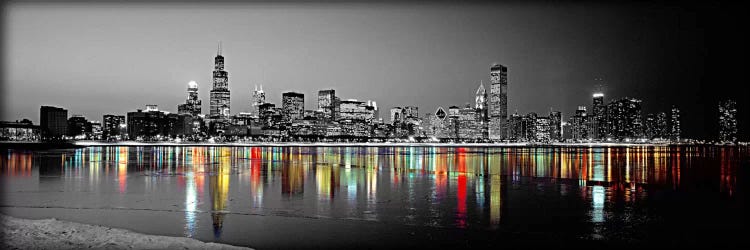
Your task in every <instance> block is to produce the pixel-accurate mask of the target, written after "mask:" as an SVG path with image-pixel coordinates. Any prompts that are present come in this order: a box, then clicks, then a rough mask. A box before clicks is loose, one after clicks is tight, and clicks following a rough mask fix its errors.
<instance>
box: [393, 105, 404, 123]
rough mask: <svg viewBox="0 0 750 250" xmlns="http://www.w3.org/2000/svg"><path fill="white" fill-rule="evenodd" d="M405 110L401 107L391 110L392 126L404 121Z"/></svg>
mask: <svg viewBox="0 0 750 250" xmlns="http://www.w3.org/2000/svg"><path fill="white" fill-rule="evenodd" d="M403 115H404V109H402V108H401V107H393V108H391V124H396V123H400V122H402V121H403Z"/></svg>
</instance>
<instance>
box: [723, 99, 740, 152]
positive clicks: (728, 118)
mask: <svg viewBox="0 0 750 250" xmlns="http://www.w3.org/2000/svg"><path fill="white" fill-rule="evenodd" d="M736 105H737V103H736V102H735V101H734V100H726V101H722V102H719V140H720V141H722V142H736V141H737V107H736Z"/></svg>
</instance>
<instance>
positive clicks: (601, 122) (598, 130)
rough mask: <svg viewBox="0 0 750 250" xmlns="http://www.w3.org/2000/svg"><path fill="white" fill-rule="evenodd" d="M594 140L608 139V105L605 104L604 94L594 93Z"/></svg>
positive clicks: (592, 115) (592, 127)
mask: <svg viewBox="0 0 750 250" xmlns="http://www.w3.org/2000/svg"><path fill="white" fill-rule="evenodd" d="M592 109H593V110H592V114H591V117H592V119H591V120H592V126H591V129H592V131H593V136H592V138H594V139H604V138H605V137H607V133H608V131H607V127H608V125H607V105H605V104H604V94H603V93H594V95H593V105H592Z"/></svg>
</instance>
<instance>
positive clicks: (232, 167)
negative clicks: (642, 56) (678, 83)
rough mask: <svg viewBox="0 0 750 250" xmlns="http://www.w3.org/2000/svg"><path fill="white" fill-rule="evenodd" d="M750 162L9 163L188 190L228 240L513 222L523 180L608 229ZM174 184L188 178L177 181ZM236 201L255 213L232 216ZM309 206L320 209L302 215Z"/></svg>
mask: <svg viewBox="0 0 750 250" xmlns="http://www.w3.org/2000/svg"><path fill="white" fill-rule="evenodd" d="M747 157H748V151H747V149H746V148H741V147H739V148H738V147H675V146H671V147H645V146H643V147H611V148H588V147H558V148H551V147H549V148H548V147H542V148H520V147H519V148H513V147H511V148H463V147H457V148H451V147H319V148H316V147H249V148H240V147H238V148H234V147H89V148H82V149H75V150H66V151H55V152H45V153H34V152H30V151H21V150H8V151H7V152H5V153H4V154H3V155H2V157H0V167H1V169H0V170H2V171H0V173H2V175H3V176H12V177H14V178H29V177H33V176H35V175H37V174H38V176H39V178H40V181H48V182H49V181H55V180H57V181H60V182H62V184H63V185H74V184H70V183H75V182H81V181H85V183H86V184H87V185H88V186H89V188H90V189H89V190H90V191H92V192H94V191H97V190H98V189H103V188H105V187H97V185H98V183H107V186H106V188H110V189H113V190H112V191H113V192H115V193H119V194H123V197H125V196H124V194H128V196H137V194H135V193H134V192H132V191H131V192H130V193H129V192H128V191H129V187H128V185H129V184H130V183H132V184H130V185H134V186H133V187H131V189H133V190H140V189H139V188H140V184H141V183H142V182H145V189H146V190H144V192H149V193H155V194H156V195H165V196H168V195H174V190H181V191H182V192H184V193H180V196H179V197H184V216H185V235H186V236H188V237H192V236H193V235H195V233H196V230H197V228H198V227H200V223H198V218H199V217H200V216H199V215H200V214H201V211H210V214H211V219H212V224H213V229H214V233H215V237H217V238H218V237H220V236H221V228H222V225H223V222H224V220H225V216H226V215H227V214H228V213H229V212H250V213H260V214H266V213H272V212H273V211H274V209H285V210H288V211H295V212H293V213H297V215H304V216H330V217H339V218H358V219H365V220H379V221H380V220H383V221H388V220H391V221H405V222H406V223H415V224H427V225H440V226H455V227H475V226H479V227H485V226H489V227H497V226H498V225H500V224H501V222H502V218H504V216H505V217H507V216H510V215H509V214H507V213H508V212H509V211H508V210H507V209H506V208H505V207H506V206H507V205H508V204H513V203H514V202H517V201H515V200H513V199H511V198H510V197H511V196H508V195H507V192H510V191H508V190H509V187H511V190H513V189H515V188H517V187H518V186H517V185H519V183H528V184H531V185H532V187H534V188H535V189H534V191H535V192H550V191H554V192H555V194H556V195H560V196H564V197H569V196H577V199H580V200H581V201H584V202H585V204H590V205H587V207H588V209H589V210H588V219H589V220H590V221H591V222H593V223H603V222H606V220H607V218H609V216H608V208H609V207H611V204H615V203H625V204H633V203H635V202H638V201H642V200H644V199H645V198H646V197H647V196H648V195H649V193H648V190H649V189H652V188H662V189H664V188H667V189H671V190H689V189H691V188H695V187H694V186H695V185H692V184H694V183H699V182H700V183H715V185H713V186H712V187H711V188H713V189H716V191H718V192H719V193H721V194H722V195H726V196H729V197H731V196H733V195H735V189H736V188H737V171H738V168H739V165H740V163H741V162H742V161H747ZM128 171H130V173H128ZM49 177H58V178H57V179H55V180H53V179H52V178H49ZM162 177H163V178H162ZM171 177H176V178H175V179H176V180H177V181H173V182H170V180H172V179H168V178H171ZM42 178H47V179H42ZM205 178H208V190H209V195H210V197H207V198H209V199H210V203H206V205H205V206H208V204H210V207H204V206H203V205H202V204H204V203H203V202H202V201H203V200H204V197H203V193H204V180H205ZM232 179H237V180H239V183H240V184H242V183H246V182H247V181H249V186H246V187H245V188H238V189H237V190H233V192H235V193H233V194H230V190H229V189H230V188H229V187H230V181H233V180H232ZM136 183H137V184H136ZM149 183H150V184H149ZM279 184H280V185H279ZM169 185H178V188H176V189H173V188H170V187H169ZM235 185H238V184H235ZM551 185H552V186H551ZM65 190H73V189H65ZM169 192H171V193H169ZM305 194H308V195H305ZM340 194H341V195H340ZM230 195H237V196H238V197H234V199H238V200H241V202H238V203H237V204H247V205H242V206H239V205H237V204H235V205H237V207H233V208H231V209H230V206H229V201H230V200H232V199H231V198H230ZM279 197H280V198H282V199H274V198H279ZM126 198H127V197H126ZM130 198H134V197H130ZM136 198H137V197H136ZM123 199H125V198H123ZM180 199H181V198H180ZM299 200H301V201H302V202H299ZM300 204H304V206H310V204H315V205H312V206H315V207H310V208H308V207H304V208H301V209H300V208H299V207H295V206H300ZM107 205H109V204H107ZM127 205H128V204H125V206H127ZM268 208H272V209H268ZM233 209H236V210H237V211H230V210H233ZM247 210H250V211H247ZM504 212H505V213H506V214H504ZM508 218H511V217H508Z"/></svg>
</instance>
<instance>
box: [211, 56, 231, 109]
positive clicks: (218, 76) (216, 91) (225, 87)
mask: <svg viewBox="0 0 750 250" xmlns="http://www.w3.org/2000/svg"><path fill="white" fill-rule="evenodd" d="M229 107H230V99H229V73H227V71H225V70H224V56H222V55H221V42H219V49H218V51H217V53H216V57H214V71H213V88H212V89H211V109H210V112H209V117H211V118H212V119H226V118H228V117H229V112H230V110H229Z"/></svg>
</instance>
